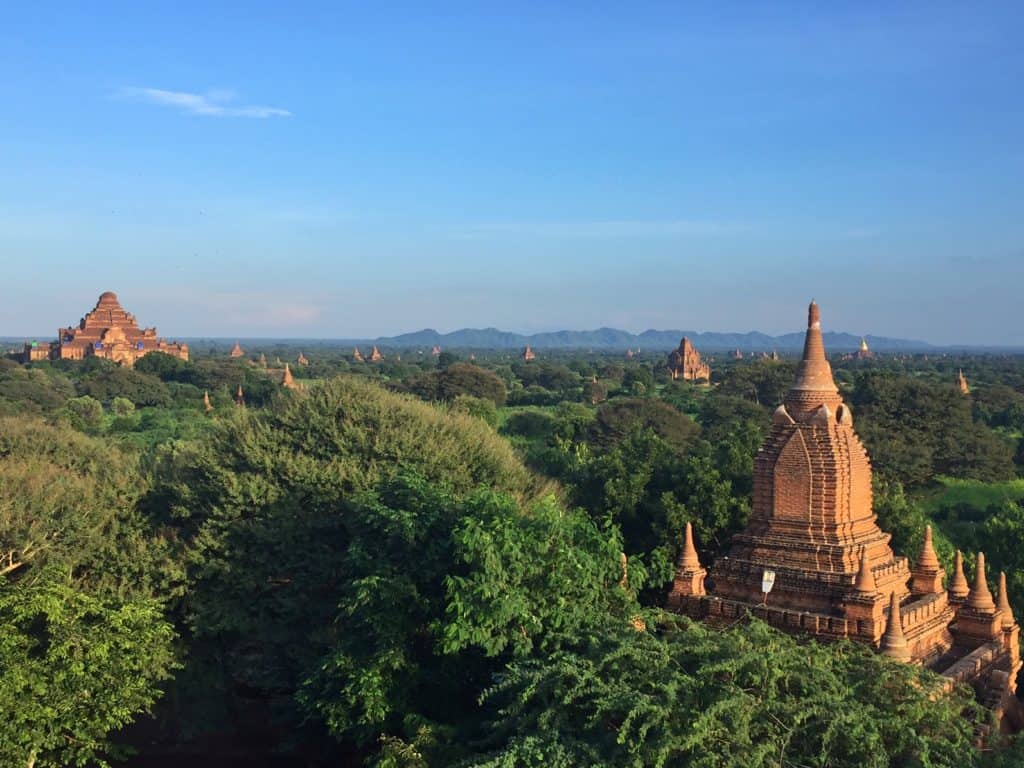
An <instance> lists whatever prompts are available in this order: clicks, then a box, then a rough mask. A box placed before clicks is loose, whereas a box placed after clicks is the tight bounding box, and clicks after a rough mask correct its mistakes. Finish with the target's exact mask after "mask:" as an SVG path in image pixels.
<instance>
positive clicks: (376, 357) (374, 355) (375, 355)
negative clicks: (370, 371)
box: [370, 346, 384, 363]
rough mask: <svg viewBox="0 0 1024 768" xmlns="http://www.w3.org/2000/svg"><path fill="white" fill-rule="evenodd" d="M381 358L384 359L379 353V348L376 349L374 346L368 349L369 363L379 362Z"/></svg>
mask: <svg viewBox="0 0 1024 768" xmlns="http://www.w3.org/2000/svg"><path fill="white" fill-rule="evenodd" d="M383 359H384V355H382V354H381V352H380V350H379V349H377V347H376V346H375V347H374V348H373V349H372V350H370V362H371V363H379V362H380V361H381V360H383Z"/></svg>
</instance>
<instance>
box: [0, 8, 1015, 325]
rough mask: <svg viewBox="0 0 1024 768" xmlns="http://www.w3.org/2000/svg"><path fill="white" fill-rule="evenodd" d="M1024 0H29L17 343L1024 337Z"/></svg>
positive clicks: (8, 230) (19, 21)
mask: <svg viewBox="0 0 1024 768" xmlns="http://www.w3.org/2000/svg"><path fill="white" fill-rule="evenodd" d="M1022 22H1024V10H1022V7H1021V5H1020V3H1005V4H1000V3H997V2H988V3H980V4H969V3H959V4H948V5H947V4H944V3H935V2H930V3H870V2H858V3H849V4H845V3H811V2H807V3H770V4H769V3H764V4H759V3H746V2H743V3H726V2H714V3H708V4H698V3H694V4H690V3H678V2H668V3H571V2H566V3H540V2H538V3H529V2H519V3H480V2H475V3H466V4H446V3H437V4H428V3H408V4H380V3H353V4H342V3H337V2H330V3H302V2H296V3H281V2H273V3H265V4H261V3H237V4H227V3H220V4H214V3H205V2H204V3H189V2H176V3H168V4H160V3H137V2H133V3H123V4H115V3H89V4H86V3H68V4H60V3H46V2H37V3H16V4H10V5H8V6H7V7H5V10H4V13H3V24H2V25H0V260H2V264H0V274H2V275H3V277H4V278H5V282H6V288H7V289H6V290H5V291H4V300H3V302H0V335H38V334H52V333H54V332H55V330H56V328H57V326H58V325H64V324H67V323H71V322H75V321H77V319H78V317H79V316H80V315H81V314H83V313H84V312H85V311H86V310H88V309H90V308H91V306H92V304H93V303H94V302H95V299H96V296H97V295H98V294H99V293H100V292H101V291H103V290H115V291H117V292H118V294H119V295H120V296H121V298H122V301H123V303H124V304H125V306H126V307H127V308H128V309H129V310H130V311H133V312H134V313H135V314H136V315H137V316H138V317H139V319H140V321H142V322H144V323H146V324H156V325H157V326H158V327H159V329H160V331H161V333H163V334H165V335H168V336H197V335H213V336H248V335H251V336H281V337H289V336H290V337H295V336H321V337H353V336H376V335H384V334H391V333H396V332H401V331H407V330H414V329H418V328H422V327H434V328H438V329H439V330H442V331H447V330H453V329H456V328H459V327H465V326H491V325H493V326H497V327H500V328H503V329H507V330H516V331H535V330H551V329H556V328H593V327H597V326H600V325H610V326H616V327H621V328H625V329H628V330H633V331H640V330H644V329H646V328H651V327H654V328H685V329H693V330H720V331H744V330H750V329H758V330H763V331H766V332H772V333H778V332H785V331H790V330H797V329H799V328H800V327H801V325H802V323H803V319H804V311H805V307H806V303H807V301H808V299H809V298H811V297H812V296H814V297H817V299H818V301H819V303H821V305H822V307H823V320H824V324H825V325H826V326H827V327H828V328H831V329H837V330H847V331H850V332H853V333H869V334H878V335H889V336H902V337H910V338H920V339H925V340H928V341H932V342H937V343H993V344H1014V345H1024V316H1022V313H1021V287H1022V285H1024V183H1022V182H1024V86H1022V83H1024V46H1021V44H1020V39H1021V29H1022Z"/></svg>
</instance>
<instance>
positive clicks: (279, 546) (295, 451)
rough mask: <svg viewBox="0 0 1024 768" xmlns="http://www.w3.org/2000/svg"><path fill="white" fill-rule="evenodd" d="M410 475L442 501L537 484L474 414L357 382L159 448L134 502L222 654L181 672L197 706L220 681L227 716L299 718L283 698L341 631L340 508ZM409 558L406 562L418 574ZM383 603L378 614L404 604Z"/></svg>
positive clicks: (523, 494) (534, 491)
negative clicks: (194, 684) (150, 479)
mask: <svg viewBox="0 0 1024 768" xmlns="http://www.w3.org/2000/svg"><path fill="white" fill-rule="evenodd" d="M410 472H412V473H415V474H417V475H419V476H421V477H422V478H424V479H425V481H426V482H428V483H438V484H443V486H444V487H445V488H447V489H448V491H447V492H448V493H450V494H451V495H452V496H453V497H454V498H461V497H462V496H464V495H466V494H468V493H471V492H472V491H473V490H474V489H476V488H477V487H478V486H480V485H484V486H487V487H489V488H491V489H493V490H494V491H495V492H499V493H501V492H505V493H509V494H511V495H513V496H514V497H516V498H522V499H524V500H525V499H532V498H534V497H535V496H536V495H538V494H542V493H544V492H545V489H546V487H547V484H546V483H544V482H543V481H539V480H538V479H536V478H534V477H532V476H531V475H530V473H529V472H528V471H527V470H526V469H525V468H524V467H523V465H522V463H521V462H520V461H519V460H518V459H517V458H516V457H515V455H514V453H513V451H512V449H511V447H510V446H509V445H508V444H507V443H506V442H505V441H503V440H502V439H501V438H500V437H499V436H498V435H497V434H496V433H495V432H494V430H493V429H491V428H490V427H489V426H488V425H486V424H483V423H481V421H480V420H479V419H477V418H474V417H470V416H465V415H462V414H458V413H452V412H450V411H444V410H441V409H437V408H435V407H432V406H430V405H427V404H425V403H422V402H419V401H416V400H414V399H412V398H409V397H406V396H401V395H396V394H393V393H389V392H387V391H385V390H383V389H381V388H380V387H377V386H375V385H373V384H370V383H367V382H365V381H361V380H358V379H355V378H343V379H336V380H334V381H331V382H327V383H326V384H324V385H323V386H322V387H317V388H316V389H314V390H312V391H310V392H307V393H305V394H303V395H302V396H298V397H285V398H279V399H276V400H275V401H273V403H272V404H271V406H270V407H269V408H267V409H264V410H254V409H231V410H229V411H228V412H227V413H225V414H223V415H222V416H221V417H220V420H218V421H217V422H215V423H214V425H213V427H212V430H211V432H210V433H209V434H208V435H205V436H204V437H203V438H202V439H201V441H199V442H197V443H194V444H181V443H171V444H168V445H166V446H164V447H163V448H162V449H161V450H160V459H159V463H158V465H157V484H156V487H155V488H154V490H153V492H152V493H151V494H150V495H149V497H148V498H147V502H146V507H147V508H148V509H149V510H151V513H152V515H153V516H154V517H155V518H157V519H160V520H161V521H162V522H163V523H165V524H166V525H167V526H168V527H169V530H170V531H172V532H173V536H174V537H175V539H176V540H177V541H178V542H180V546H181V547H182V548H183V550H184V552H183V557H184V558H185V560H186V562H187V563H188V568H189V587H190V594H189V598H188V600H187V601H186V602H184V603H183V604H182V605H181V608H180V610H181V612H182V621H183V622H184V623H186V625H187V626H188V627H189V628H190V633H191V635H192V640H191V642H192V643H193V645H194V647H201V648H204V649H206V650H207V651H208V653H210V654H216V655H217V657H218V658H219V659H220V660H221V663H220V664H219V665H218V669H216V670H209V669H207V668H205V667H200V666H198V665H197V666H194V667H192V668H190V669H189V670H187V671H186V673H185V676H184V678H183V679H188V680H192V679H196V678H198V677H202V678H203V679H204V681H205V682H206V683H207V685H206V687H205V688H204V689H203V691H202V695H203V696H204V697H205V698H206V700H207V703H209V700H210V698H211V693H210V689H213V690H217V689H220V690H223V691H225V695H227V696H229V697H234V698H235V699H237V701H235V702H234V703H233V702H232V701H231V700H228V701H224V703H223V706H224V709H225V710H226V711H227V710H230V709H232V708H234V707H236V706H240V705H241V704H242V703H247V704H248V705H252V704H253V703H259V702H266V701H268V700H271V699H272V700H273V701H274V702H275V712H274V719H275V721H276V722H277V723H279V724H280V725H281V727H283V728H287V729H289V730H294V729H297V728H298V723H299V722H300V721H302V720H304V719H306V714H305V712H303V711H301V710H299V709H298V707H297V706H296V704H295V701H294V698H293V695H294V693H295V691H296V690H298V688H299V686H300V684H301V682H302V680H303V679H304V678H305V676H306V675H307V674H309V673H310V671H311V670H313V669H315V668H316V667H317V664H318V663H319V660H320V659H321V657H322V655H323V654H324V653H326V652H327V650H328V649H329V648H330V647H332V644H333V642H334V641H335V635H336V634H337V633H338V632H341V631H344V630H343V629H342V628H343V627H344V625H343V624H342V625H338V624H335V618H336V608H337V606H338V604H339V601H340V600H341V599H342V595H343V592H345V590H346V589H347V587H348V585H350V584H351V583H352V582H351V575H350V574H349V573H348V572H347V570H346V568H348V567H349V565H348V563H350V562H351V561H350V560H349V559H347V558H346V551H347V548H348V547H349V542H350V540H351V537H352V535H353V533H352V531H351V530H350V528H349V522H350V521H349V520H348V516H349V514H350V510H351V509H352V507H351V506H350V505H351V503H352V502H353V499H356V498H357V497H360V494H363V493H366V492H369V491H370V490H372V489H374V488H377V487H378V486H379V485H380V484H382V483H386V482H387V481H388V480H389V479H391V478H394V477H396V476H397V475H399V474H402V473H410ZM421 555H425V553H421ZM421 555H417V556H415V557H413V556H411V555H410V557H409V559H408V561H407V562H406V563H405V565H406V566H407V567H409V568H411V569H416V568H424V569H428V570H429V566H428V565H427V564H426V563H424V562H423V559H422V556H421ZM391 609H392V610H391V612H390V615H389V616H386V617H381V618H382V619H383V620H387V621H398V620H399V619H398V617H399V615H400V614H402V613H403V612H404V611H406V610H409V611H413V612H414V608H413V607H411V606H408V605H402V604H397V603H395V604H392V606H391ZM218 675H219V676H220V677H219V679H218V677H217V676H218ZM183 686H184V683H183ZM211 705H212V704H211ZM193 725H201V724H200V723H193ZM307 736H308V740H309V741H310V743H314V742H315V739H316V738H317V737H316V734H315V733H312V734H307ZM303 738H307V737H306V736H304V737H303Z"/></svg>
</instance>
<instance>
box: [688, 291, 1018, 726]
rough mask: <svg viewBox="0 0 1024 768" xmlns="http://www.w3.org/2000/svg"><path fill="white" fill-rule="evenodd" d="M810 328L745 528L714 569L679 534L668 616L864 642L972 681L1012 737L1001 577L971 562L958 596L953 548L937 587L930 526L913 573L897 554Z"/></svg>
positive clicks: (1010, 636) (1007, 623)
mask: <svg viewBox="0 0 1024 768" xmlns="http://www.w3.org/2000/svg"><path fill="white" fill-rule="evenodd" d="M807 325H808V327H807V336H806V339H805V341H804V351H803V357H802V359H801V361H800V365H799V367H798V369H797V374H796V381H795V382H794V383H793V386H792V387H791V388H790V390H789V393H788V394H787V395H786V397H785V399H784V401H783V403H782V404H781V405H780V406H779V407H778V408H777V409H776V410H775V413H774V414H773V416H772V428H771V432H770V433H769V435H768V437H767V439H766V440H765V442H764V444H763V446H762V447H761V450H760V451H759V452H758V454H757V457H756V458H755V460H754V493H753V510H752V513H751V516H750V523H749V525H748V526H747V529H746V530H745V531H743V532H742V533H739V534H737V535H736V536H734V537H733V540H732V547H731V549H730V550H729V553H728V555H727V556H725V557H722V558H720V559H719V560H718V561H716V563H715V564H714V567H713V569H712V571H711V572H710V573H708V572H707V571H706V570H705V569H704V568H703V567H702V566H701V564H700V560H699V558H698V556H697V551H696V549H695V547H694V544H693V536H692V532H691V530H690V527H689V525H688V526H687V531H686V537H685V541H684V546H683V553H682V555H681V557H680V559H679V563H678V567H677V572H676V577H675V581H674V583H673V587H672V592H671V593H670V595H669V601H668V604H669V607H670V608H671V609H673V610H676V611H678V612H681V613H686V614H688V615H690V616H693V617H696V618H701V619H704V620H706V621H708V622H709V623H711V624H713V625H718V626H722V625H727V624H731V623H733V622H735V621H737V620H739V619H742V618H743V617H744V616H745V615H747V613H748V612H749V613H752V614H753V615H755V616H758V617H760V618H762V619H763V620H765V621H767V622H768V623H769V624H771V625H772V626H774V627H776V628H778V629H780V630H783V631H786V632H790V633H794V634H806V635H811V636H815V637H818V638H821V639H838V638H849V639H852V640H856V641H858V642H862V643H865V644H867V645H870V646H872V647H874V648H876V649H878V651H879V652H880V653H882V654H884V655H886V656H889V657H891V658H893V659H897V660H901V661H905V662H910V663H914V664H920V665H922V666H926V667H929V668H930V669H932V670H934V671H935V672H937V673H939V674H941V675H943V676H945V677H946V678H947V680H948V681H949V684H950V685H951V686H952V685H953V684H954V683H966V684H970V685H971V686H972V687H973V688H974V689H975V691H976V693H977V694H978V698H979V700H980V701H981V702H983V703H984V704H986V705H987V706H990V707H991V708H992V709H994V711H995V712H996V714H997V716H999V717H1003V718H1004V719H1003V727H1004V729H1006V730H1016V729H1019V727H1020V724H1021V714H1022V713H1021V707H1020V704H1019V703H1018V702H1017V699H1016V697H1015V695H1014V694H1015V691H1016V679H1017V672H1018V671H1019V669H1020V666H1021V661H1020V647H1019V631H1020V630H1019V627H1018V625H1017V623H1016V621H1015V620H1014V618H1013V615H1012V613H1011V611H1010V610H1009V602H1008V599H1007V595H1006V587H1005V579H1003V578H1002V577H1001V578H1000V594H999V603H996V602H995V601H994V600H993V599H992V594H991V592H990V591H989V589H988V584H987V581H986V575H985V556H984V554H982V553H978V557H977V565H976V566H975V571H974V583H973V585H972V586H970V587H969V588H968V586H967V581H966V578H965V577H964V574H963V561H962V558H961V557H960V556H959V553H958V555H957V561H956V569H955V573H954V575H953V578H952V579H951V580H950V583H949V587H948V589H946V588H944V586H943V579H944V576H945V572H944V571H943V569H942V567H941V565H940V564H939V560H938V558H937V557H936V555H935V550H934V547H933V545H932V535H931V529H930V528H928V529H926V530H925V535H924V544H923V546H922V548H921V552H920V555H919V557H918V559H917V565H916V566H915V567H914V568H910V566H909V564H908V562H907V558H905V557H901V556H898V555H896V554H895V553H894V552H893V550H892V548H891V547H890V546H889V539H890V536H889V534H887V533H885V532H884V531H882V530H881V529H879V527H878V524H877V522H876V516H875V514H874V511H873V509H872V495H871V494H872V491H871V462H870V460H869V459H868V455H867V452H866V451H865V450H864V446H863V445H862V444H861V441H860V439H859V438H858V437H857V433H856V432H854V430H853V415H852V413H851V411H850V407H849V406H848V405H846V404H845V403H844V402H843V398H842V396H841V395H840V394H839V391H838V389H837V388H836V385H835V382H834V381H833V379H832V370H831V367H830V366H829V364H828V361H827V360H826V359H825V348H824V344H823V342H822V334H821V322H820V315H819V311H818V306H817V304H814V303H813V302H812V303H811V306H810V311H809V315H808V323H807ZM705 576H707V577H708V578H707V583H708V584H712V585H713V586H711V588H710V590H709V588H708V586H707V585H706V583H705ZM1004 716H1005V717H1004Z"/></svg>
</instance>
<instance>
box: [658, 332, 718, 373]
mask: <svg viewBox="0 0 1024 768" xmlns="http://www.w3.org/2000/svg"><path fill="white" fill-rule="evenodd" d="M668 372H669V374H670V375H671V376H672V379H673V381H674V380H676V379H683V380H684V381H710V380H711V366H709V365H708V364H707V363H705V362H704V361H702V360H701V359H700V352H698V351H697V349H696V347H694V346H693V344H691V343H690V340H689V339H688V338H686V337H685V336H683V338H682V340H681V341H680V342H679V348H678V349H674V350H672V352H671V353H670V354H669V356H668Z"/></svg>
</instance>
